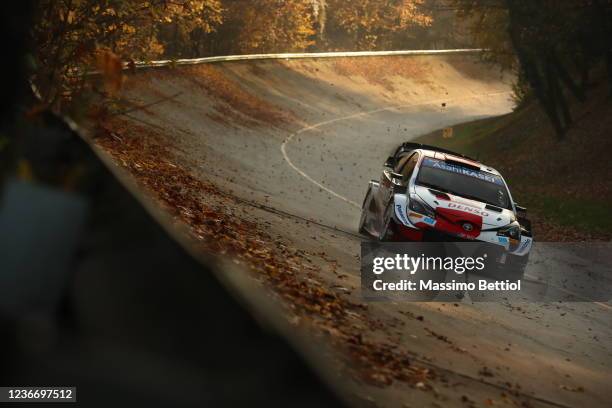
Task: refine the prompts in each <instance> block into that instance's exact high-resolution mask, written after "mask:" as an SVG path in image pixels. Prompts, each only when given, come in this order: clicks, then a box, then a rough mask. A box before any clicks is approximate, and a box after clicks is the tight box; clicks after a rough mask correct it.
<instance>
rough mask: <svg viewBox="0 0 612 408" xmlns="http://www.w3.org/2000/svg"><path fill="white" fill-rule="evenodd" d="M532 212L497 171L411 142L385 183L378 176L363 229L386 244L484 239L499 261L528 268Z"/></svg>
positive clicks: (389, 166) (393, 161) (391, 164)
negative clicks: (514, 196) (528, 213)
mask: <svg viewBox="0 0 612 408" xmlns="http://www.w3.org/2000/svg"><path fill="white" fill-rule="evenodd" d="M525 213H526V209H525V208H523V207H520V206H519V205H517V204H516V203H515V202H514V201H513V200H512V196H511V195H510V191H509V190H508V186H507V185H506V183H505V181H504V179H503V177H502V176H501V175H500V174H499V172H498V171H496V170H495V169H493V168H491V167H489V166H487V165H484V164H482V163H480V162H478V161H476V160H474V159H471V158H469V157H467V156H464V155H460V154H458V153H453V152H450V151H448V150H445V149H441V148H437V147H433V146H427V145H421V144H417V143H404V144H402V145H401V146H399V147H398V148H397V149H396V150H395V151H394V152H393V154H392V155H391V156H390V157H389V158H388V159H387V161H386V163H385V167H384V169H383V172H382V175H381V178H380V181H375V180H372V181H370V183H369V185H368V190H367V193H366V196H365V199H364V201H363V206H362V212H361V219H360V223H359V232H360V233H362V234H366V235H370V236H372V237H375V238H378V239H379V240H381V241H426V242H429V241H438V242H458V241H459V242H463V241H465V242H480V243H482V244H483V246H485V247H486V248H488V249H489V250H492V251H493V253H494V254H495V256H496V260H497V263H498V264H500V265H502V266H503V265H508V266H510V265H512V266H516V267H518V269H519V270H520V271H521V273H522V270H523V269H524V266H525V265H526V263H527V258H528V255H529V252H530V250H531V246H532V243H533V239H532V235H531V225H530V223H529V221H528V220H527V219H526V218H525ZM513 269H514V268H513Z"/></svg>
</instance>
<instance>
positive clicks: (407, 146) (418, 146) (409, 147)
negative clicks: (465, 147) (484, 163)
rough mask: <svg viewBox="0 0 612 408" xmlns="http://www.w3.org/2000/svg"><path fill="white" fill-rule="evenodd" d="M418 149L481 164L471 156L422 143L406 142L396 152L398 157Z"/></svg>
mask: <svg viewBox="0 0 612 408" xmlns="http://www.w3.org/2000/svg"><path fill="white" fill-rule="evenodd" d="M416 149H425V150H433V151H434V152H440V153H447V154H452V155H455V156H458V157H463V158H464V159H468V160H471V161H475V162H479V161H478V160H477V159H474V158H473V157H469V156H466V155H465V154H461V153H457V152H453V151H451V150H448V149H444V148H442V147H437V146H430V145H426V144H422V143H413V142H404V143H402V144H401V145H400V147H398V148H397V151H396V152H395V155H396V156H397V155H398V154H400V153H404V152H410V151H412V150H416Z"/></svg>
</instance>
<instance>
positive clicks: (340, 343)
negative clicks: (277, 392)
mask: <svg viewBox="0 0 612 408" xmlns="http://www.w3.org/2000/svg"><path fill="white" fill-rule="evenodd" d="M105 126H106V128H104V129H103V134H102V135H101V137H98V139H97V142H98V143H99V144H100V145H101V146H102V147H103V148H104V149H106V150H107V151H108V152H109V153H110V154H112V156H113V157H114V158H115V160H116V161H117V162H118V163H120V164H121V165H122V166H124V167H125V168H126V169H127V170H128V171H129V172H130V173H132V175H133V176H134V177H135V179H136V180H137V181H138V182H139V184H140V185H141V186H143V187H144V189H146V191H147V193H148V194H149V195H151V196H153V197H155V198H157V199H158V200H159V202H160V203H161V206H162V207H163V208H165V209H166V210H167V211H168V212H169V213H170V214H172V215H173V216H174V217H175V219H176V221H177V223H181V224H183V225H187V226H188V227H189V229H190V231H191V233H192V236H193V238H194V245H197V246H198V248H199V249H200V250H202V251H207V252H210V253H214V254H216V255H220V254H223V255H226V256H229V257H230V258H232V259H233V260H234V262H236V263H238V264H241V265H244V266H245V267H246V268H248V269H249V270H250V271H251V272H252V273H253V275H254V276H255V277H256V278H258V279H259V280H260V281H263V282H264V283H265V284H267V285H268V286H269V287H270V288H271V289H272V290H273V291H274V292H275V293H276V294H277V295H278V296H279V297H280V298H281V299H282V301H283V304H284V305H285V306H286V309H285V312H286V313H287V314H288V315H289V316H288V319H289V321H290V322H291V323H292V324H294V325H308V328H309V329H310V330H312V331H314V332H315V333H316V334H317V335H319V336H325V337H326V338H327V339H328V340H329V342H330V343H331V344H332V345H333V346H334V347H336V348H337V349H338V350H339V351H340V355H341V356H342V358H343V360H344V362H345V363H346V364H347V365H348V366H350V368H351V370H352V373H353V375H354V376H355V377H356V378H358V379H360V380H362V381H364V382H367V383H369V384H372V385H375V386H381V387H385V386H388V385H390V384H392V383H393V382H395V381H402V382H405V383H408V384H410V385H411V386H413V387H417V388H422V389H424V390H428V389H430V388H431V387H430V386H429V385H428V382H429V381H430V380H431V379H432V378H434V377H435V374H434V373H432V372H431V371H429V370H428V369H425V368H422V367H418V366H414V365H412V364H411V363H410V360H409V358H408V355H407V354H406V353H404V352H402V351H401V350H399V349H398V348H397V345H395V344H392V343H391V342H384V341H381V340H375V339H374V338H372V337H373V336H370V333H371V332H372V331H374V330H376V331H378V333H379V334H381V333H384V331H382V330H381V327H382V325H381V323H380V321H378V320H373V319H371V318H369V317H368V313H367V306H365V305H362V304H358V303H354V302H352V301H351V300H349V299H347V297H346V296H345V295H344V294H341V293H337V292H336V291H334V289H333V288H330V287H328V285H326V284H325V283H323V282H322V281H321V278H320V277H319V276H320V275H319V272H320V267H318V266H314V263H313V262H312V258H313V257H314V256H316V255H315V254H306V253H305V252H304V251H302V250H299V249H296V248H291V247H289V246H288V245H286V244H284V243H283V242H281V241H279V240H277V239H274V238H272V237H271V236H270V235H269V234H267V233H266V232H265V228H266V227H265V226H263V225H259V224H257V223H256V222H253V221H251V218H250V217H249V219H248V220H247V219H246V218H245V217H241V216H239V215H237V213H239V211H236V210H237V209H240V208H242V209H244V207H239V206H240V205H243V204H240V202H239V201H237V200H235V199H234V197H233V196H231V195H229V194H227V193H223V192H221V191H220V190H219V189H218V188H217V187H216V186H214V185H212V184H210V183H208V182H204V181H202V180H201V179H199V178H197V177H195V176H194V175H192V174H191V173H189V172H188V171H186V170H185V169H184V168H182V167H181V166H180V164H178V163H177V164H175V163H174V162H173V160H175V159H174V158H173V156H172V153H171V147H170V146H168V145H167V143H165V142H164V141H163V140H164V139H163V137H162V136H161V135H159V134H156V133H154V132H153V131H152V130H150V129H147V128H144V127H141V126H139V125H135V124H134V123H130V122H125V121H122V120H120V119H118V118H116V117H113V118H112V119H111V120H108V121H106V122H105Z"/></svg>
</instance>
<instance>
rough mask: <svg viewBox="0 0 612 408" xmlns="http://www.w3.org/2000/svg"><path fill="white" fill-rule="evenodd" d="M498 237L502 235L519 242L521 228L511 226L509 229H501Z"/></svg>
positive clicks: (515, 225)
mask: <svg viewBox="0 0 612 408" xmlns="http://www.w3.org/2000/svg"><path fill="white" fill-rule="evenodd" d="M497 235H502V236H504V237H508V238H511V239H515V240H517V241H519V240H520V239H521V227H520V225H518V224H510V225H508V226H507V227H504V228H501V229H500V230H499V231H497Z"/></svg>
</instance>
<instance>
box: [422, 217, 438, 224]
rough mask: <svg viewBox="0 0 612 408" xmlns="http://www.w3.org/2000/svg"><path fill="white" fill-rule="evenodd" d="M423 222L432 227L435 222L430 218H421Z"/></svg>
mask: <svg viewBox="0 0 612 408" xmlns="http://www.w3.org/2000/svg"><path fill="white" fill-rule="evenodd" d="M423 222H424V223H425V224H428V225H434V224H435V223H436V220H434V219H433V218H431V217H425V218H423Z"/></svg>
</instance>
